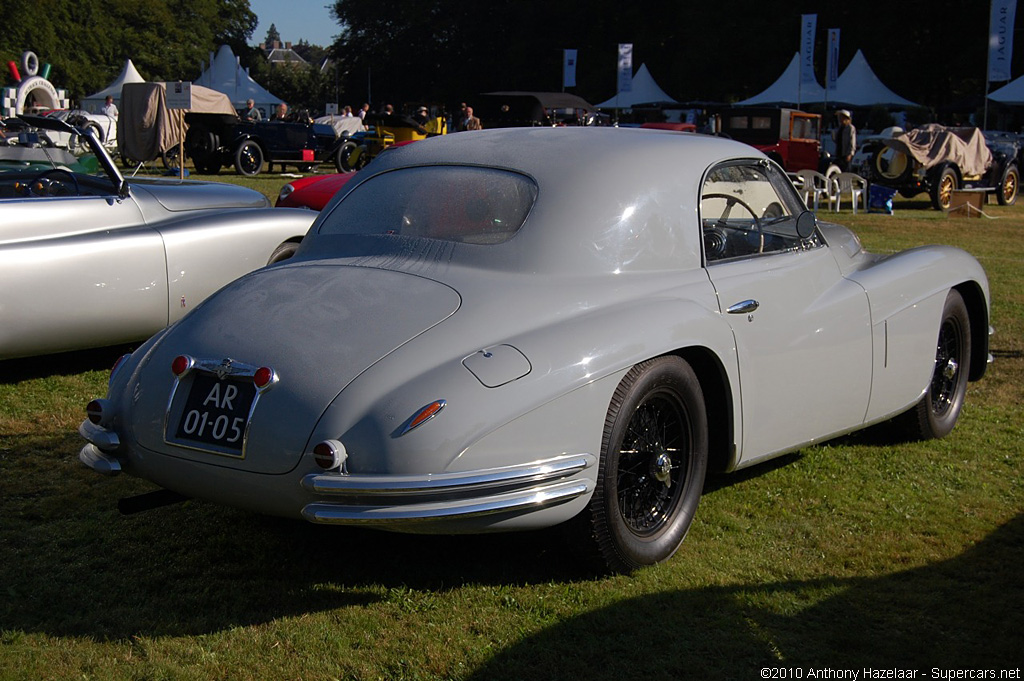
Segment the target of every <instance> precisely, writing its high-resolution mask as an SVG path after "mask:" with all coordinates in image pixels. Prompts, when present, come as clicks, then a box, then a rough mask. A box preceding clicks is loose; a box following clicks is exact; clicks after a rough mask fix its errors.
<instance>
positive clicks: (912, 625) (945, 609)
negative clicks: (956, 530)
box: [469, 516, 1024, 681]
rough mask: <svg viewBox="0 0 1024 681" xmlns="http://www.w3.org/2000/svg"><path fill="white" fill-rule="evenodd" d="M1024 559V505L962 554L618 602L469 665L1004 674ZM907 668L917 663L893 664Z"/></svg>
mask: <svg viewBox="0 0 1024 681" xmlns="http://www.w3.org/2000/svg"><path fill="white" fill-rule="evenodd" d="M1021 561H1024V516H1018V517H1016V518H1014V519H1013V520H1011V521H1010V522H1008V523H1007V524H1005V525H1003V526H1002V527H1000V528H999V529H997V530H996V531H995V532H993V533H992V534H990V535H989V536H988V537H987V538H986V539H985V540H984V541H983V542H981V543H979V544H978V545H975V546H973V547H970V548H968V549H967V550H966V551H964V552H963V553H962V554H961V555H959V556H957V557H955V558H953V559H950V560H947V561H943V562H938V563H934V564H930V565H927V566H925V567H921V568H917V569H911V570H906V571H902V572H894V573H891V574H885V575H881V576H878V577H866V578H861V577H857V578H846V579H844V578H834V579H833V578H821V579H812V580H792V581H780V582H758V583H750V584H742V585H738V586H723V587H720V586H712V587H705V588H694V589H684V590H675V591H665V592H659V593H656V594H651V595H645V596H642V597H639V598H633V599H627V600H623V601H620V602H616V603H615V604H614V605H611V606H609V607H606V608H603V609H599V610H594V611H589V612H586V613H582V614H580V615H577V616H574V617H570V618H568V619H566V620H564V621H561V622H558V623H557V624H554V625H552V626H549V627H546V628H545V629H543V630H542V631H541V632H539V633H537V634H535V635H533V636H530V637H528V638H526V639H524V640H521V641H519V642H517V643H515V644H514V645H512V646H510V647H508V648H505V649H504V650H502V651H501V652H500V653H498V654H497V655H496V656H495V657H494V658H492V659H491V660H489V661H488V662H487V663H486V664H485V665H483V666H482V667H481V668H479V669H477V670H475V673H474V674H473V675H472V676H470V677H469V678H471V679H474V680H477V679H479V680H480V681H484V680H486V681H500V680H502V679H530V678H550V679H559V678H585V679H590V680H594V679H616V680H618V679H625V678H630V679H701V678H711V679H729V678H732V679H755V678H789V679H794V678H797V679H799V678H803V679H807V678H866V677H867V675H866V674H865V672H864V670H865V669H876V670H883V671H881V672H879V674H878V675H876V676H874V677H872V678H919V679H920V678H940V677H941V678H957V677H955V676H942V675H941V674H939V675H935V673H934V672H933V671H932V670H933V669H935V668H938V669H941V670H943V671H945V670H957V669H959V670H965V669H977V670H989V669H993V670H995V676H991V677H988V678H1017V676H1003V677H1000V676H999V674H1000V671H1001V670H1004V669H1005V670H1009V671H1011V672H1013V670H1016V669H1019V667H1020V662H1021V655H1020V648H1019V644H1020V632H1021V631H1022V627H1024V607H1022V605H1024V583H1022V582H1021V580H1020V577H1019V571H1018V567H1019V565H1020V564H1021ZM655 569H657V568H655ZM765 668H768V669H769V670H771V669H774V670H775V671H776V675H774V676H773V675H771V672H770V671H768V672H765V671H763V670H764V669H765ZM898 669H904V670H917V672H916V674H915V675H913V676H911V675H904V676H897V675H894V674H893V675H887V674H890V671H889V670H898ZM812 670H814V673H813V675H812ZM836 670H854V671H856V672H857V676H853V675H844V676H838V675H836V674H835V672H836ZM830 672H831V674H832V675H828V674H829V673H830ZM1017 674H1018V675H1019V671H1017ZM979 678H980V677H979Z"/></svg>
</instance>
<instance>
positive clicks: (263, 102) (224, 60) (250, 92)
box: [196, 45, 281, 120]
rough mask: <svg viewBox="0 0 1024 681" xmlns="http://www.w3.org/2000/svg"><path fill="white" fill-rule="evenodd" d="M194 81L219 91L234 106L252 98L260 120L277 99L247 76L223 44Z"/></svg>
mask: <svg viewBox="0 0 1024 681" xmlns="http://www.w3.org/2000/svg"><path fill="white" fill-rule="evenodd" d="M211 55H212V53H211ZM196 84H198V85H203V86H205V87H208V88H210V89H213V90H217V91H218V92H223V93H224V94H226V95H227V96H228V99H230V100H231V104H232V105H233V106H234V107H235V108H236V109H242V108H244V107H245V101H246V100H247V99H252V100H253V101H254V102H255V103H256V108H257V109H259V110H260V111H261V112H262V113H263V119H264V120H267V119H269V118H270V116H271V114H272V113H273V112H274V107H276V106H277V105H278V104H280V103H281V100H280V99H279V98H278V97H275V96H274V95H272V94H270V93H269V92H267V90H266V89H264V87H263V86H262V85H260V84H259V83H257V82H256V81H255V80H253V79H252V78H251V77H250V76H249V73H248V72H247V71H246V70H245V69H243V68H242V65H241V64H240V63H239V60H238V57H236V56H235V53H234V52H232V51H231V48H230V47H228V46H227V45H221V46H220V49H219V50H217V56H216V57H213V56H211V58H210V66H209V68H207V69H206V70H205V71H203V73H202V74H201V75H200V76H199V80H197V81H196Z"/></svg>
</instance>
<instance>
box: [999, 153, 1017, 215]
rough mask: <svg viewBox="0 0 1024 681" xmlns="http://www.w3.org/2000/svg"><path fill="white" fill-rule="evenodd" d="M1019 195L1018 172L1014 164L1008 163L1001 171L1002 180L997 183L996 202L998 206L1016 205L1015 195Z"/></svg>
mask: <svg viewBox="0 0 1024 681" xmlns="http://www.w3.org/2000/svg"><path fill="white" fill-rule="evenodd" d="M1018 193H1020V171H1019V170H1017V164H1016V163H1010V164H1008V165H1007V166H1006V170H1004V171H1003V179H1002V180H1000V181H999V190H998V191H996V200H997V201H999V205H1000V206H1012V205H1013V204H1015V203H1017V194H1018Z"/></svg>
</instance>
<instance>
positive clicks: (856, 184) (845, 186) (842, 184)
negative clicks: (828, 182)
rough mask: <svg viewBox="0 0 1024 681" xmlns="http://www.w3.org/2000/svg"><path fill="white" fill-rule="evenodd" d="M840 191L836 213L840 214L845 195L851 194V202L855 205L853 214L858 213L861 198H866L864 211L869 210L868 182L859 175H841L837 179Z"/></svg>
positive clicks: (837, 197)
mask: <svg viewBox="0 0 1024 681" xmlns="http://www.w3.org/2000/svg"><path fill="white" fill-rule="evenodd" d="M835 182H836V185H837V186H838V191H836V212H837V213H838V212H839V206H840V205H841V204H842V202H843V195H844V194H849V195H850V201H851V202H852V203H853V212H854V213H856V212H857V203H858V202H859V201H860V197H862V196H863V197H864V210H865V212H866V211H867V209H868V181H867V180H865V179H864V178H863V177H861V176H860V175H858V174H857V173H839V174H838V175H836V177H835Z"/></svg>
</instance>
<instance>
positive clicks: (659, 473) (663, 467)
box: [651, 452, 672, 488]
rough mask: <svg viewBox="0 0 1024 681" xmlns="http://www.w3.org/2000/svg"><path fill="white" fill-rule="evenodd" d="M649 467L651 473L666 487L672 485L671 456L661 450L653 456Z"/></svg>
mask: <svg viewBox="0 0 1024 681" xmlns="http://www.w3.org/2000/svg"><path fill="white" fill-rule="evenodd" d="M651 468H652V471H651V473H652V474H653V475H654V477H655V479H657V480H658V482H661V483H663V484H664V485H665V487H666V488H671V487H672V457H670V456H669V455H668V454H666V453H665V452H661V453H660V454H658V455H657V456H655V457H654V460H653V461H652V462H651Z"/></svg>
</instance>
